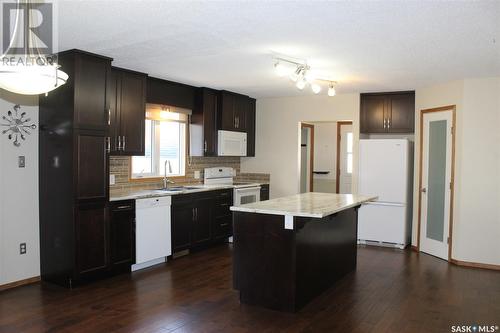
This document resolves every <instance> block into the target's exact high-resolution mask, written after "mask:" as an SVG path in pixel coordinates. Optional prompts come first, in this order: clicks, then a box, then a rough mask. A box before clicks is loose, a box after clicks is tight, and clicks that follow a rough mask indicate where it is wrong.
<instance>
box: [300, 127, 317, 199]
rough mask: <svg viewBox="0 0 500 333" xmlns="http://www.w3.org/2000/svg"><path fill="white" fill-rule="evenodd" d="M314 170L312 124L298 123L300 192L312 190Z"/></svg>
mask: <svg viewBox="0 0 500 333" xmlns="http://www.w3.org/2000/svg"><path fill="white" fill-rule="evenodd" d="M313 170H314V125H311V124H306V123H301V124H300V193H306V192H312V191H313V190H314V188H313Z"/></svg>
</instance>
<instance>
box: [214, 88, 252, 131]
mask: <svg viewBox="0 0 500 333" xmlns="http://www.w3.org/2000/svg"><path fill="white" fill-rule="evenodd" d="M219 105H220V107H219V119H218V123H219V129H221V130H226V131H238V132H246V131H247V112H248V111H247V110H249V109H250V98H249V97H248V96H244V95H240V94H236V93H233V92H230V91H224V90H223V91H221V93H220V101H219Z"/></svg>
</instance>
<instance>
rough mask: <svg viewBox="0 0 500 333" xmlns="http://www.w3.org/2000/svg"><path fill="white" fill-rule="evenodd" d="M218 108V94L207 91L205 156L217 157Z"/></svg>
mask: <svg viewBox="0 0 500 333" xmlns="http://www.w3.org/2000/svg"><path fill="white" fill-rule="evenodd" d="M217 107H218V94H217V93H216V92H214V91H209V90H207V89H205V90H204V91H203V140H204V141H203V152H204V153H203V155H204V156H216V155H217V127H216V125H217V124H216V120H217V118H216V117H217Z"/></svg>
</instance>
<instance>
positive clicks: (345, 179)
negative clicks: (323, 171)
mask: <svg viewBox="0 0 500 333" xmlns="http://www.w3.org/2000/svg"><path fill="white" fill-rule="evenodd" d="M339 137H340V163H339V164H340V175H339V179H338V180H337V181H339V193H352V159H353V152H352V149H353V133H352V125H342V126H340V133H339Z"/></svg>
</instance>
